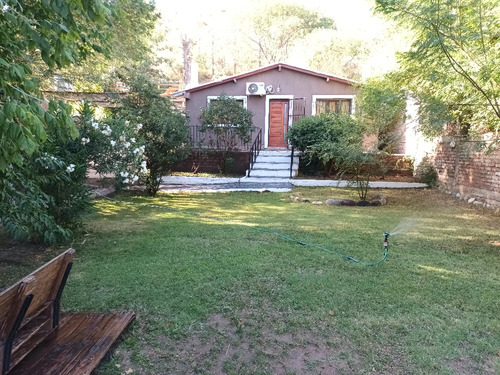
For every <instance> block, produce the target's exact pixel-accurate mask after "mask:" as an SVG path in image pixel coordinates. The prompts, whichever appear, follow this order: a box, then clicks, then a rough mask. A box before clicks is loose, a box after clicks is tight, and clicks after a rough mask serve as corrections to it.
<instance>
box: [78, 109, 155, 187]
mask: <svg viewBox="0 0 500 375" xmlns="http://www.w3.org/2000/svg"><path fill="white" fill-rule="evenodd" d="M80 118H81V121H80V124H79V128H80V136H81V142H80V143H81V145H82V146H83V147H84V148H85V152H86V153H87V158H88V160H89V161H90V162H92V163H93V166H94V168H95V169H96V171H97V172H98V173H99V174H109V173H111V174H113V175H114V176H115V178H116V187H117V188H118V189H121V188H123V187H125V186H127V185H130V184H133V183H136V182H138V181H139V179H140V177H141V175H142V174H145V173H147V169H146V162H145V160H144V151H145V145H144V143H143V142H142V138H141V137H139V135H138V131H139V130H140V129H141V127H142V125H141V124H132V123H131V122H130V121H128V120H125V119H121V118H112V117H111V116H108V117H107V118H105V119H102V120H98V119H95V118H94V112H93V110H92V108H91V107H90V105H89V104H88V103H86V102H85V103H83V104H82V108H81V110H80Z"/></svg>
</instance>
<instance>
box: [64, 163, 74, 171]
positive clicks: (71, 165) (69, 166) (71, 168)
mask: <svg viewBox="0 0 500 375" xmlns="http://www.w3.org/2000/svg"><path fill="white" fill-rule="evenodd" d="M74 170H75V165H74V164H70V165H68V167H67V168H66V172H68V173H71V172H73V171H74Z"/></svg>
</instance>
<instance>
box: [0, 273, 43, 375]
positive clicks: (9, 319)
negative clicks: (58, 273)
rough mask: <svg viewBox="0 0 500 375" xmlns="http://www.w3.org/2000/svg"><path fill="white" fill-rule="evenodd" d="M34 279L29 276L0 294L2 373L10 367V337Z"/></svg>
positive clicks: (0, 369)
mask: <svg viewBox="0 0 500 375" xmlns="http://www.w3.org/2000/svg"><path fill="white" fill-rule="evenodd" d="M34 279H35V278H34V277H33V276H28V277H26V278H24V279H23V280H21V281H19V282H18V283H16V284H14V285H13V286H11V287H10V288H8V289H6V290H4V291H3V292H2V293H1V294H0V373H1V371H2V369H3V368H4V367H10V365H9V363H10V361H9V360H8V358H9V356H10V354H11V351H10V350H9V349H8V348H6V347H8V346H9V345H8V344H9V343H8V339H9V335H10V334H11V333H12V331H13V329H14V326H15V324H16V320H17V319H18V316H19V314H20V312H21V309H22V306H23V304H24V301H25V300H26V297H27V293H26V289H27V287H28V285H29V283H31V282H33V281H34ZM4 361H5V363H4Z"/></svg>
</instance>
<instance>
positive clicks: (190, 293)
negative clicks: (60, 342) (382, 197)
mask: <svg viewBox="0 0 500 375" xmlns="http://www.w3.org/2000/svg"><path fill="white" fill-rule="evenodd" d="M294 193H295V194H299V195H301V196H302V197H306V198H309V199H310V200H311V201H313V200H325V199H326V198H337V197H345V198H347V197H352V198H354V197H355V192H353V191H350V190H342V189H331V188H317V189H313V188H299V189H295V190H294ZM384 193H385V194H387V195H388V196H389V204H388V205H387V206H383V207H327V206H315V205H311V204H307V203H295V202H291V200H290V198H289V195H290V194H276V193H231V194H178V195H161V196H160V197H158V198H156V199H151V198H145V197H131V196H126V195H122V196H118V197H117V198H116V199H117V200H120V201H127V202H134V203H137V204H134V205H132V204H127V203H124V202H113V201H107V200H99V201H96V202H95V206H96V213H95V214H94V215H93V216H92V217H91V218H90V221H89V224H88V226H87V229H86V230H87V233H86V234H85V235H84V236H82V237H80V238H78V239H77V240H75V242H74V244H73V245H72V246H73V247H74V248H75V249H76V261H75V264H74V266H73V270H72V274H71V276H70V279H69V281H68V284H67V287H66V289H65V292H64V296H63V308H64V309H65V310H66V311H90V310H94V311H110V310H132V311H135V312H136V314H137V319H136V321H135V322H134V323H133V325H132V326H131V328H130V329H129V330H128V332H127V333H126V334H125V335H124V339H123V341H122V342H121V343H120V344H119V345H118V347H117V349H116V350H115V351H114V354H113V355H112V356H111V359H110V360H109V361H108V362H106V363H105V364H104V365H103V366H101V368H100V369H99V372H98V373H99V374H126V373H127V374H287V375H291V374H365V373H366V374H368V373H369V374H409V373H411V374H498V373H500V318H499V312H500V263H499V258H500V257H499V255H500V229H499V228H500V225H499V224H500V216H499V215H498V214H494V213H493V212H492V211H489V210H483V209H479V208H476V207H472V206H470V205H467V204H465V203H463V202H461V201H458V200H456V199H452V198H451V197H449V196H446V195H444V194H443V193H440V192H438V191H436V190H428V189H427V190H400V191H395V190H391V191H388V190H387V191H384ZM146 204H154V205H155V206H161V207H151V206H147V205H146ZM168 207H172V208H176V209H180V210H184V211H186V212H189V213H201V214H203V215H205V217H200V216H197V215H192V214H187V213H184V212H178V211H173V210H169V209H168ZM206 216H213V217H218V218H222V219H225V220H229V221H231V222H226V221H220V220H213V219H210V218H207V217H206ZM236 222H239V223H245V224H246V226H245V225H238V224H236ZM398 225H399V227H400V228H401V232H400V233H399V234H396V235H394V236H391V237H390V238H389V240H390V241H389V242H390V251H389V256H388V257H387V260H386V261H385V262H384V263H383V264H382V265H380V266H376V267H364V266H361V265H359V264H356V263H354V262H352V261H349V260H347V259H345V258H344V257H342V256H339V255H337V254H334V253H330V252H325V251H322V250H319V249H316V248H312V247H307V246H301V245H299V244H297V243H293V242H290V241H286V240H284V239H283V238H281V237H278V236H276V235H273V234H272V233H266V232H262V231H259V230H256V229H255V227H259V228H264V229H268V230H273V231H277V232H279V233H281V234H283V235H286V236H289V237H293V238H295V239H297V240H300V241H304V242H307V243H313V244H316V245H320V246H323V247H325V248H327V249H331V250H332V251H333V252H339V253H343V254H346V255H349V256H352V257H354V258H357V259H359V260H362V261H365V262H373V261H377V260H379V259H380V258H381V257H382V255H383V247H382V243H383V236H382V233H383V232H385V231H388V232H389V231H392V230H393V229H394V228H396V227H398ZM252 227H254V228H252ZM13 251H15V249H14V250H13ZM55 251H57V249H52V250H51V251H49V252H47V253H43V254H44V255H43V256H39V257H37V259H36V260H34V261H33V262H42V261H45V260H46V259H47V258H48V257H49V256H52V255H53V253H54V252H55ZM39 253H40V252H39ZM30 266H33V267H34V263H33V264H32V263H30V262H28V261H26V260H25V261H24V262H20V263H19V262H18V263H16V265H15V266H9V267H4V268H3V269H2V268H0V271H2V272H1V275H2V276H1V277H0V279H1V280H0V281H1V285H0V286H3V287H5V286H7V285H8V284H9V283H11V282H12V281H14V280H15V279H16V278H18V277H19V275H20V272H25V270H26V269H27V268H29V267H30ZM4 271H5V272H4ZM28 272H29V271H28Z"/></svg>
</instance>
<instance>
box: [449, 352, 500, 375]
mask: <svg viewBox="0 0 500 375" xmlns="http://www.w3.org/2000/svg"><path fill="white" fill-rule="evenodd" d="M446 365H447V366H448V368H449V369H450V370H451V371H452V372H453V373H454V374H457V375H468V374H484V375H496V374H498V373H499V372H498V371H499V370H500V352H498V355H497V356H496V357H494V356H491V357H490V358H488V359H487V360H486V361H485V362H484V364H481V363H478V362H477V361H475V360H474V359H473V358H471V357H461V358H454V359H452V360H449V361H447V362H446Z"/></svg>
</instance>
